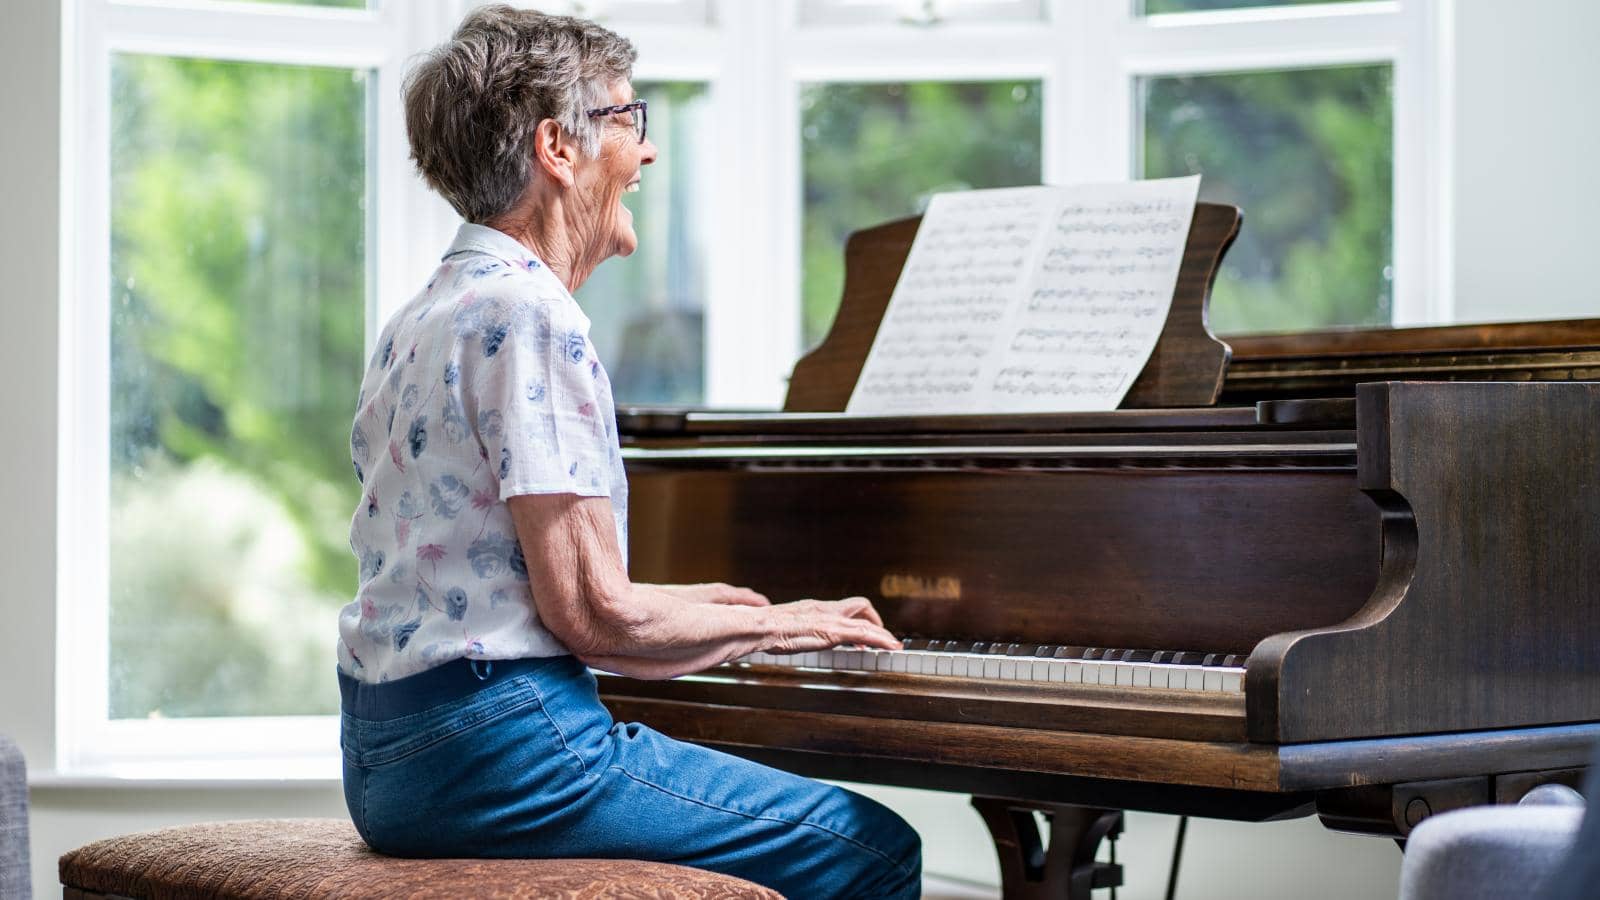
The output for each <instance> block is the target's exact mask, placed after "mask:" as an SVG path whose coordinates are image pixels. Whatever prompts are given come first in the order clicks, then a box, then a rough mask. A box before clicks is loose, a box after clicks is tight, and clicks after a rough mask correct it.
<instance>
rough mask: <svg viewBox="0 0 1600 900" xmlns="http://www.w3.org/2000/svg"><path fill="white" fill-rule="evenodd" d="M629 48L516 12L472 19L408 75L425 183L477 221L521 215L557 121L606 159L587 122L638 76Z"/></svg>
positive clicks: (564, 19) (571, 25)
mask: <svg viewBox="0 0 1600 900" xmlns="http://www.w3.org/2000/svg"><path fill="white" fill-rule="evenodd" d="M636 58H638V52H637V51H636V50H634V47H633V44H632V43H631V42H630V41H629V40H628V39H627V38H624V37H622V36H620V35H618V34H616V33H614V32H611V31H608V30H607V29H605V28H601V27H600V26H599V25H596V24H594V23H593V22H589V21H587V20H584V19H577V18H573V17H571V16H547V15H544V14H543V13H538V12H534V11H533V10H521V9H513V8H512V7H510V6H505V5H495V6H484V7H481V8H479V9H475V10H473V11H472V12H470V13H468V14H467V17H466V18H465V19H463V20H462V22H461V26H460V27H459V28H457V29H456V33H455V35H454V36H453V37H452V38H451V39H450V41H449V43H446V44H441V45H439V46H438V47H436V48H434V49H433V50H432V51H430V52H429V53H428V54H426V55H425V56H424V57H423V58H422V60H421V61H419V62H418V63H417V64H416V65H415V66H414V67H412V69H411V71H410V72H408V73H407V74H406V78H405V84H404V86H403V88H402V90H403V92H404V96H405V111H406V135H407V137H408V138H409V140H410V142H411V158H412V159H413V160H415V161H416V164H417V171H418V172H420V173H421V175H422V177H423V180H425V181H427V183H428V185H429V186H430V187H432V188H433V189H434V190H436V191H438V192H439V193H440V195H442V196H443V197H444V198H445V199H446V200H448V201H450V205H451V206H453V207H455V209H456V212H458V213H460V214H461V217H462V218H464V219H466V220H467V221H468V222H486V221H488V220H490V219H493V218H495V217H496V216H498V215H500V214H501V213H504V212H506V211H507V210H509V209H511V207H512V206H514V205H515V204H516V202H517V200H518V199H520V198H521V197H522V193H523V191H525V190H526V189H527V186H528V181H529V179H530V178H531V177H532V173H533V168H532V167H533V143H534V131H535V129H537V128H538V126H539V123H540V122H542V121H543V120H545V119H554V120H556V122H558V123H559V124H560V125H561V127H562V128H563V129H565V130H566V131H567V133H568V134H570V135H572V136H573V138H574V139H576V140H577V142H578V146H579V148H580V149H582V150H583V152H584V154H585V155H587V156H589V157H593V156H594V155H595V154H596V153H598V152H599V150H600V126H599V125H597V124H596V123H595V122H594V120H592V119H590V118H589V117H588V115H587V114H586V111H587V110H589V109H594V108H597V107H601V106H610V105H611V102H612V101H611V99H610V90H611V86H612V85H613V84H614V83H616V82H617V81H619V80H621V79H625V78H630V77H632V73H633V63H634V60H635V59H636Z"/></svg>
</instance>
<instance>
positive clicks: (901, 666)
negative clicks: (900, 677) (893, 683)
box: [889, 653, 906, 672]
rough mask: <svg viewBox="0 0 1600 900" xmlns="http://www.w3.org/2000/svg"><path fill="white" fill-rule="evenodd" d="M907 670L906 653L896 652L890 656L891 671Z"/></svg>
mask: <svg viewBox="0 0 1600 900" xmlns="http://www.w3.org/2000/svg"><path fill="white" fill-rule="evenodd" d="M905 670H906V655H905V654H904V653H894V654H891V655H890V656H889V671H891V672H904V671H905Z"/></svg>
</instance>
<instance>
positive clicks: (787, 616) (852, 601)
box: [759, 597, 900, 653]
mask: <svg viewBox="0 0 1600 900" xmlns="http://www.w3.org/2000/svg"><path fill="white" fill-rule="evenodd" d="M768 612H769V613H770V614H771V616H772V619H771V624H772V632H771V635H770V637H769V641H768V643H766V644H764V645H762V646H761V647H760V648H759V649H762V650H766V651H768V652H771V653H805V652H808V651H811V650H827V649H829V648H832V647H837V646H839V645H840V644H856V645H859V646H862V647H877V648H879V649H882V650H899V649H900V642H899V641H898V640H896V639H895V636H894V635H892V634H890V633H889V631H888V630H887V629H885V628H884V627H883V618H882V617H880V616H879V615H878V611H877V610H876V609H873V608H872V601H870V600H868V599H867V598H865V597H846V598H845V599H843V600H796V601H794V602H793V603H780V604H778V605H777V606H774V607H772V608H770V609H769V610H768Z"/></svg>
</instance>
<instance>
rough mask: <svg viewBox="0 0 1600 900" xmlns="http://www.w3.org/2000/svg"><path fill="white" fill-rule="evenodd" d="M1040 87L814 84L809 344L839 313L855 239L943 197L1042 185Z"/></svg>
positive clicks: (804, 103)
mask: <svg viewBox="0 0 1600 900" xmlns="http://www.w3.org/2000/svg"><path fill="white" fill-rule="evenodd" d="M1040 97H1041V91H1040V86H1039V82H1037V81H996V82H915V83H910V84H899V83H892V84H812V85H806V86H805V87H804V88H803V89H802V91H801V94H800V110H801V112H800V129H801V131H800V134H801V159H802V160H803V161H804V162H803V165H804V175H803V178H804V182H803V184H804V205H805V209H804V220H803V236H802V243H801V254H802V263H803V266H804V268H803V270H802V271H803V275H802V281H801V298H802V299H801V308H802V315H803V316H804V319H803V322H802V334H803V337H804V341H805V346H806V347H811V346H814V345H815V344H817V343H818V342H819V341H821V340H822V338H823V336H824V335H825V334H827V331H828V328H829V326H831V325H832V324H833V316H834V313H836V312H837V311H838V309H839V296H840V291H841V290H842V289H843V286H844V242H845V238H847V237H849V236H850V233H851V232H852V231H856V230H858V229H861V228H866V227H868V226H871V225H877V224H880V223H882V222H887V221H889V220H891V219H898V218H901V217H903V216H909V215H915V214H917V213H920V212H922V210H923V209H924V208H925V207H926V206H927V203H928V198H929V197H930V196H932V195H933V194H936V193H939V192H941V191H964V190H971V189H973V188H994V187H1014V186H1016V185H1023V184H1038V183H1039V180H1040V177H1041V172H1042V169H1041V160H1040V147H1039V145H1040V139H1039V136H1040V134H1041V133H1042V129H1043V122H1044V119H1043V106H1042V103H1041V99H1040Z"/></svg>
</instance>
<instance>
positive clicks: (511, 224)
mask: <svg viewBox="0 0 1600 900" xmlns="http://www.w3.org/2000/svg"><path fill="white" fill-rule="evenodd" d="M531 200H532V198H531V197H530V198H527V199H526V200H525V201H524V202H523V203H520V204H518V205H517V206H516V207H515V208H513V209H511V210H509V211H508V212H506V213H505V214H504V215H501V216H498V217H496V218H494V219H492V220H490V221H488V222H485V223H484V224H485V225H488V226H489V227H490V228H494V229H496V230H498V231H503V232H505V233H506V234H508V235H510V236H511V237H512V238H513V239H514V240H516V242H517V243H519V244H521V245H522V246H524V247H527V248H528V249H529V250H530V251H532V253H533V255H535V256H537V257H539V261H540V262H542V263H544V265H545V267H546V268H548V269H549V270H550V271H551V272H552V273H553V274H554V275H555V276H556V277H557V278H559V279H560V280H561V283H562V284H564V285H566V287H567V291H568V292H569V293H570V292H576V291H577V290H578V286H579V285H581V284H583V283H584V282H585V281H587V280H588V278H589V276H590V274H592V273H593V272H594V270H595V266H596V265H598V264H599V261H598V260H588V259H586V258H585V256H586V255H585V254H583V253H582V252H580V250H579V248H580V247H582V246H583V245H584V242H583V240H582V236H581V235H579V234H577V233H576V231H575V229H574V228H573V227H572V225H571V223H570V222H569V221H568V217H567V215H566V212H567V210H566V208H565V206H564V205H563V204H562V202H561V200H560V198H549V199H548V200H547V202H544V203H533V202H528V201H531Z"/></svg>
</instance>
